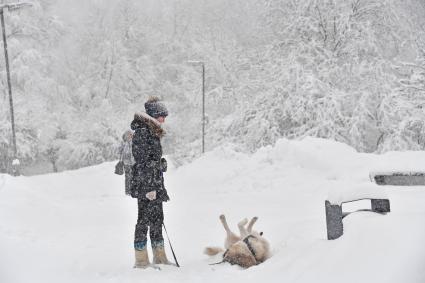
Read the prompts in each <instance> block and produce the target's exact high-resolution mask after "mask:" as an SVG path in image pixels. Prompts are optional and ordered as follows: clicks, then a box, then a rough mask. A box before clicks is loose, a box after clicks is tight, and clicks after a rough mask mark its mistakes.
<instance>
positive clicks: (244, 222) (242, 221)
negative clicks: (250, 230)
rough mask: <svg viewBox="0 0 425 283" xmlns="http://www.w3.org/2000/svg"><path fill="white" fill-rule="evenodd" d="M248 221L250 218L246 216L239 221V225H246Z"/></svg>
mask: <svg viewBox="0 0 425 283" xmlns="http://www.w3.org/2000/svg"><path fill="white" fill-rule="evenodd" d="M246 223H248V219H247V218H244V219H242V220H241V221H240V222H239V223H238V225H239V226H245V225H246Z"/></svg>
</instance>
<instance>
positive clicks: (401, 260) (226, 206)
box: [0, 138, 425, 283]
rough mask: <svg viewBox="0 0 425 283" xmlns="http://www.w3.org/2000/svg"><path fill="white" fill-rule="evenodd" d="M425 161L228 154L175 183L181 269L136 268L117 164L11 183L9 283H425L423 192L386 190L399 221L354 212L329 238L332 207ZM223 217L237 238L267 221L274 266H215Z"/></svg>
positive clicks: (212, 157)
mask: <svg viewBox="0 0 425 283" xmlns="http://www.w3.org/2000/svg"><path fill="white" fill-rule="evenodd" d="M423 160H425V152H389V153H386V154H384V155H373V154H359V153H357V152H356V151H355V150H353V149H352V148H350V147H348V146H347V145H344V144H341V143H337V142H333V141H329V140H322V139H313V138H306V139H304V140H302V141H288V140H285V139H282V140H279V141H278V142H277V143H276V145H275V146H273V147H271V146H270V147H265V148H262V149H260V150H259V151H257V152H256V153H255V154H252V155H248V154H244V153H240V152H237V151H235V150H234V148H233V147H232V146H231V145H228V146H224V147H221V148H217V149H215V150H214V151H211V152H208V153H206V154H205V155H203V156H202V157H200V158H198V159H197V160H195V161H194V162H193V163H191V164H188V165H185V166H183V167H180V168H177V169H175V168H174V169H173V168H171V169H170V170H169V172H167V173H166V187H167V189H168V191H169V194H170V196H171V201H170V202H168V203H166V204H165V216H166V219H165V224H166V226H167V230H168V232H169V233H170V237H171V239H172V241H173V247H174V248H175V251H176V253H177V256H178V259H179V262H180V264H181V265H182V267H181V268H180V269H178V268H175V267H171V266H166V267H164V268H163V270H162V271H156V270H153V269H152V270H136V269H132V268H131V267H132V264H133V249H132V241H133V233H134V230H133V229H134V225H135V222H136V217H137V215H136V214H137V213H136V211H137V207H136V201H135V200H133V199H131V198H129V197H126V196H125V195H124V180H123V178H122V177H121V176H117V175H114V174H113V171H114V170H113V167H114V163H105V164H102V165H99V166H94V167H89V168H85V169H80V170H76V171H67V172H63V173H59V174H49V175H42V176H33V177H18V178H13V177H10V176H8V175H0V251H1V252H0V282H7V283H17V282H43V283H45V282H142V281H143V282H236V281H240V280H244V281H245V282H259V281H263V282H335V283H336V282H345V283H346V282H353V283H354V282H380V283H382V282H394V283H396V282H397V283H398V282H409V283H416V282H417V283H423V282H425V269H424V268H423V266H425V245H423V239H425V225H423V223H424V218H425V206H424V205H423V203H424V201H425V188H424V187H379V189H380V190H381V191H382V194H385V195H386V196H387V197H388V198H389V199H390V201H391V210H392V211H391V213H389V214H387V215H379V214H373V213H369V212H358V213H354V214H351V215H350V216H348V217H346V218H345V219H344V228H345V233H344V235H343V236H342V237H341V238H339V239H337V240H334V241H328V240H326V224H325V208H324V201H325V200H326V199H329V198H334V199H336V200H338V199H343V198H344V197H345V196H346V194H351V195H356V194H357V193H359V194H361V195H362V196H364V194H366V195H367V194H368V189H367V188H369V187H371V186H372V187H373V184H371V183H370V179H369V172H371V171H385V170H402V171H406V170H415V171H422V170H424V169H425V162H423ZM356 188H362V189H361V190H359V191H357V189H356ZM371 191H374V192H373V194H376V193H378V194H381V192H380V191H379V190H378V192H376V190H375V188H374V189H372V190H371ZM221 213H225V214H226V216H227V219H228V221H229V224H230V225H231V226H232V227H234V229H236V223H237V222H238V221H239V220H240V219H241V218H244V217H252V216H258V217H259V220H258V222H257V224H256V229H257V230H260V231H263V232H264V235H265V236H266V238H267V239H268V240H269V241H270V243H271V245H272V250H273V257H272V258H270V259H269V260H268V261H266V262H265V263H263V264H261V265H259V266H255V267H252V268H250V269H247V270H243V269H241V268H239V267H237V266H230V265H228V264H221V265H214V266H210V265H208V264H209V263H212V262H215V261H217V260H218V259H219V257H213V258H209V257H207V256H205V255H203V254H202V250H203V248H204V247H205V246H210V245H222V244H223V240H224V231H223V228H222V227H221V224H220V223H219V220H218V216H219V214H221ZM168 255H169V258H170V259H171V258H172V257H171V252H170V251H169V250H168ZM242 282H243V281H242Z"/></svg>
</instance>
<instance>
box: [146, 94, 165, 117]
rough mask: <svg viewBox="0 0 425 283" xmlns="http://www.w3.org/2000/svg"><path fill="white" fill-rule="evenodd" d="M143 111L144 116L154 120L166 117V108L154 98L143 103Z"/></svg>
mask: <svg viewBox="0 0 425 283" xmlns="http://www.w3.org/2000/svg"><path fill="white" fill-rule="evenodd" d="M145 111H146V114H148V115H149V116H151V117H153V118H155V119H156V118H158V117H167V116H168V110H167V108H166V107H165V105H164V104H163V103H161V102H159V98H158V97H156V96H152V97H150V98H149V99H148V101H146V102H145Z"/></svg>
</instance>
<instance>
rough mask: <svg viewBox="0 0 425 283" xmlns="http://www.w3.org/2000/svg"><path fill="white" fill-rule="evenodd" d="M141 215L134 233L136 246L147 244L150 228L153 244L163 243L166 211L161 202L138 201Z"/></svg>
mask: <svg viewBox="0 0 425 283" xmlns="http://www.w3.org/2000/svg"><path fill="white" fill-rule="evenodd" d="M137 202H138V207H139V214H138V219H137V224H136V231H135V233H134V244H135V246H136V245H137V244H140V243H142V242H144V243H146V240H147V233H148V227H149V228H150V231H149V236H150V239H151V243H152V244H154V243H160V242H161V243H163V242H164V238H163V237H162V223H163V222H164V211H163V209H162V202H161V201H147V200H141V199H138V200H137Z"/></svg>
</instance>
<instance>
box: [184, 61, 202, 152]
mask: <svg viewBox="0 0 425 283" xmlns="http://www.w3.org/2000/svg"><path fill="white" fill-rule="evenodd" d="M188 63H189V64H192V65H197V66H199V65H200V66H201V67H202V153H205V121H206V119H205V63H204V62H202V61H188Z"/></svg>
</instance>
